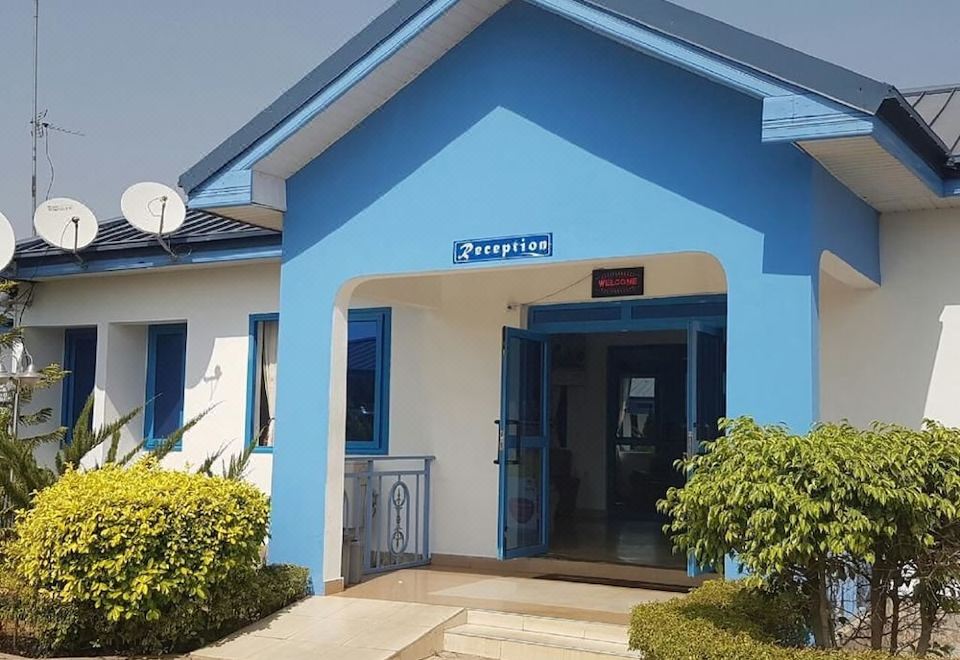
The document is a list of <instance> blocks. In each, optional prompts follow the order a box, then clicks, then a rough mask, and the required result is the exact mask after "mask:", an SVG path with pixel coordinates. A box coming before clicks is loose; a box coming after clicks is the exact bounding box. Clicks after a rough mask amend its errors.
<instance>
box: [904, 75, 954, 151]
mask: <svg viewBox="0 0 960 660" xmlns="http://www.w3.org/2000/svg"><path fill="white" fill-rule="evenodd" d="M903 96H904V98H906V99H907V102H908V103H910V105H912V106H913V109H914V110H916V112H917V113H918V114H919V115H920V116H921V117H923V120H924V121H925V122H926V123H927V124H928V125H929V126H930V128H932V129H933V131H934V132H935V133H936V134H937V135H938V136H939V137H940V139H941V140H943V142H944V144H946V145H947V148H948V149H949V150H950V156H951V158H952V159H953V160H954V161H956V160H958V159H960V85H948V86H943V85H941V86H937V87H924V88H917V89H910V90H905V91H904V92H903Z"/></svg>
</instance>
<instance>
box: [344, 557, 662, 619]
mask: <svg viewBox="0 0 960 660" xmlns="http://www.w3.org/2000/svg"><path fill="white" fill-rule="evenodd" d="M677 595H678V594H677V593H675V592H669V591H655V590H652V589H636V588H630V587H616V586H608V585H603V584H584V583H581V582H564V581H559V580H544V579H536V578H531V577H505V576H498V575H490V574H483V573H475V572H454V571H445V570H437V569H429V568H428V569H407V570H401V571H396V572H394V573H388V574H386V575H382V576H379V577H376V578H373V579H372V580H369V581H367V582H364V583H362V584H359V585H356V586H353V587H350V588H349V589H347V590H346V591H345V592H343V596H344V597H349V598H370V599H376V600H380V601H400V602H405V603H424V604H430V605H444V606H451V607H460V608H466V609H480V610H494V611H497V612H513V613H517V614H530V615H536V616H546V617H556V618H561V619H575V620H578V621H595V622H601V623H619V624H625V623H627V622H628V621H629V620H630V610H631V609H632V608H633V606H634V605H637V604H639V603H646V602H655V601H663V600H669V599H671V598H676V597H677ZM573 604H576V605H575V606H574V605H573Z"/></svg>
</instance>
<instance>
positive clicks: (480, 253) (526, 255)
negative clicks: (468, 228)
mask: <svg viewBox="0 0 960 660" xmlns="http://www.w3.org/2000/svg"><path fill="white" fill-rule="evenodd" d="M550 256H553V234H523V235H520V236H499V237H496V238H471V239H467V240H463V241H455V242H454V243H453V263H455V264H472V263H476V262H480V261H507V260H509V259H535V258H538V257H550Z"/></svg>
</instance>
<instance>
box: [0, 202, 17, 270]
mask: <svg viewBox="0 0 960 660" xmlns="http://www.w3.org/2000/svg"><path fill="white" fill-rule="evenodd" d="M16 249H17V237H16V236H15V235H14V233H13V225H11V224H10V221H9V220H7V216H5V215H4V214H3V213H0V270H3V269H4V268H6V267H7V266H9V265H10V262H11V261H13V253H14V251H15V250H16Z"/></svg>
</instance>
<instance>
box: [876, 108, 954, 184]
mask: <svg viewBox="0 0 960 660" xmlns="http://www.w3.org/2000/svg"><path fill="white" fill-rule="evenodd" d="M873 139H874V140H876V141H877V144H879V145H880V146H881V147H883V148H884V149H885V150H886V151H887V153H889V154H890V155H891V156H893V157H894V158H896V159H897V160H898V161H900V163H901V164H902V165H903V166H904V167H906V168H907V169H908V170H910V171H911V172H912V173H913V175H914V176H916V177H917V178H918V179H920V180H921V181H923V183H924V184H925V185H926V186H927V188H929V189H930V191H931V192H933V193H934V194H935V195H936V196H937V197H944V196H946V187H945V185H944V181H943V178H942V177H941V176H940V174H939V173H938V172H936V171H934V169H933V168H932V167H930V165H929V164H928V163H927V161H926V160H924V159H923V158H922V157H921V156H920V155H919V154H918V153H917V152H916V151H914V150H913V149H911V148H910V146H909V145H908V144H907V143H906V142H905V141H904V140H903V138H901V137H900V136H899V135H898V134H897V133H896V132H894V130H893V129H892V128H890V126H888V125H887V124H886V123H885V122H883V121H880V120H879V119H874V120H873Z"/></svg>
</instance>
